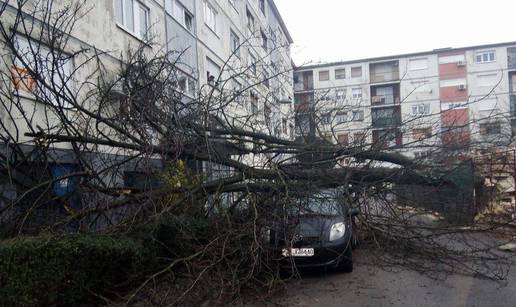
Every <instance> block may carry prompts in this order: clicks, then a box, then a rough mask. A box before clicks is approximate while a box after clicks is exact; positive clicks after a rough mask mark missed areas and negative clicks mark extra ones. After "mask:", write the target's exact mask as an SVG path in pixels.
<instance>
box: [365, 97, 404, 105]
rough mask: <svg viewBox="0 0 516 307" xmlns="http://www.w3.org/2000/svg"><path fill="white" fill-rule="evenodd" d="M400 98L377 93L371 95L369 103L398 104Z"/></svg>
mask: <svg viewBox="0 0 516 307" xmlns="http://www.w3.org/2000/svg"><path fill="white" fill-rule="evenodd" d="M399 103H400V98H399V97H394V96H393V95H377V96H372V97H371V105H373V106H379V105H389V104H399Z"/></svg>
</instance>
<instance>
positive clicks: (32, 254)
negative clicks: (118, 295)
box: [0, 235, 146, 306]
mask: <svg viewBox="0 0 516 307" xmlns="http://www.w3.org/2000/svg"><path fill="white" fill-rule="evenodd" d="M145 254H146V253H145V249H144V248H143V246H142V245H141V244H139V243H137V242H135V241H134V240H131V239H128V238H115V237H108V236H94V235H74V236H64V237H51V236H38V237H19V238H16V239H10V240H5V241H1V242H0V305H2V306H4V305H9V306H12V305H76V304H78V303H83V302H88V301H90V299H91V298H92V297H94V295H93V294H92V293H97V294H103V293H105V290H106V289H110V290H115V289H121V288H123V287H124V286H127V285H128V284H127V283H128V281H130V280H133V278H136V277H138V276H139V275H140V274H142V269H141V268H142V264H143V261H144V259H145ZM90 302H91V301H90Z"/></svg>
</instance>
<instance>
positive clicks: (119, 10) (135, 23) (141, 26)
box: [115, 0, 149, 39]
mask: <svg viewBox="0 0 516 307" xmlns="http://www.w3.org/2000/svg"><path fill="white" fill-rule="evenodd" d="M115 17H116V21H117V22H118V23H119V24H120V25H121V26H123V28H124V29H126V30H128V31H130V32H131V33H133V34H135V35H136V36H137V37H138V38H141V39H147V31H148V28H149V9H148V8H147V7H146V6H145V5H144V4H143V3H142V2H140V1H138V0H115Z"/></svg>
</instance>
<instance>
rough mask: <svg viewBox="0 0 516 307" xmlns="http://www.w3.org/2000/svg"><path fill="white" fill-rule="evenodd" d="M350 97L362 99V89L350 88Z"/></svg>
mask: <svg viewBox="0 0 516 307" xmlns="http://www.w3.org/2000/svg"><path fill="white" fill-rule="evenodd" d="M351 96H352V97H353V98H354V99H360V98H362V88H360V87H355V88H352V89H351Z"/></svg>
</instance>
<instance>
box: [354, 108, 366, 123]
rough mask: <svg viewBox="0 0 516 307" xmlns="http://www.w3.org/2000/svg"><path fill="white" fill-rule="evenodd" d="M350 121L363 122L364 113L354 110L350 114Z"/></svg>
mask: <svg viewBox="0 0 516 307" xmlns="http://www.w3.org/2000/svg"><path fill="white" fill-rule="evenodd" d="M351 120H352V121H354V122H357V121H363V120H364V111H362V110H356V111H352V112H351Z"/></svg>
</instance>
